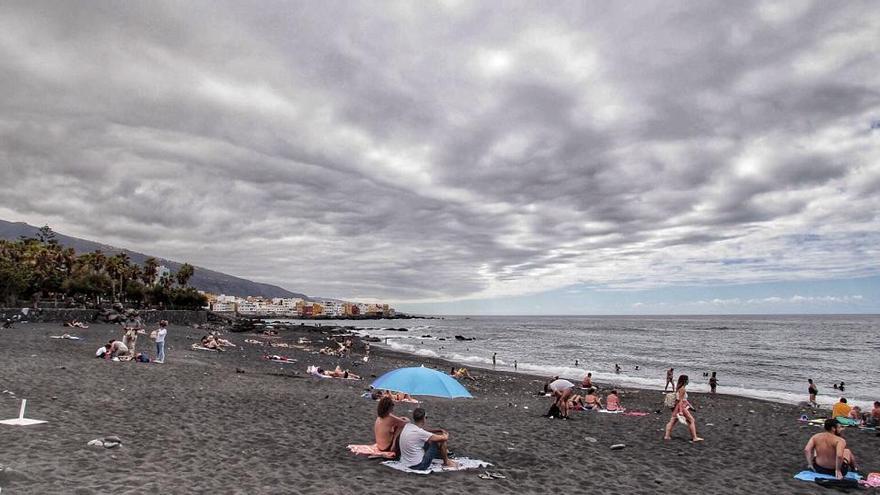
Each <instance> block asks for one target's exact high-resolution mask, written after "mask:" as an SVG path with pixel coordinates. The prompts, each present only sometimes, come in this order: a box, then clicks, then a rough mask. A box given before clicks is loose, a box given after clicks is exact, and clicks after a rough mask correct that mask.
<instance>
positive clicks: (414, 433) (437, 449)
mask: <svg viewBox="0 0 880 495" xmlns="http://www.w3.org/2000/svg"><path fill="white" fill-rule="evenodd" d="M427 419H428V415H427V414H426V413H425V410H424V409H422V408H421V407H417V408H416V409H415V410H414V411H413V421H412V423H406V424H405V425H403V429H402V431H401V432H400V437H399V438H398V444H399V445H400V463H401V464H403V465H404V466H408V467H409V468H410V469H415V470H419V471H423V470H426V469H428V468H429V467H430V466H431V463H432V462H433V460H434V459H437V458H440V459H442V460H443V466H444V467H457V466H458V463H457V462H455V461H453V460H452V459H450V458H449V447H448V443H449V432H447V431H446V430H442V429H428V428H425V423H426V421H427Z"/></svg>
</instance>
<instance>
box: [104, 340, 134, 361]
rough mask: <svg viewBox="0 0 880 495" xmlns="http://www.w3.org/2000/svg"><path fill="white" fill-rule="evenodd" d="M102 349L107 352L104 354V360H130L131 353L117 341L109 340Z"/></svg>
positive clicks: (123, 344)
mask: <svg viewBox="0 0 880 495" xmlns="http://www.w3.org/2000/svg"><path fill="white" fill-rule="evenodd" d="M104 349H106V350H107V351H106V352H105V353H104V358H105V359H113V358H119V360H120V361H127V360H129V359H131V357H132V356H131V352H130V351H129V350H128V346H126V345H125V343H123V342H121V341H119V340H111V341H110V342H107V343H106V344H104Z"/></svg>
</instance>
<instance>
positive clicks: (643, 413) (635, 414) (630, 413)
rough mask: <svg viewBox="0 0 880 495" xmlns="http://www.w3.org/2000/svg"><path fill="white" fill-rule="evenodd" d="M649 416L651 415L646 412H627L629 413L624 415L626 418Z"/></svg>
mask: <svg viewBox="0 0 880 495" xmlns="http://www.w3.org/2000/svg"><path fill="white" fill-rule="evenodd" d="M649 414H650V413H646V412H642V411H627V412H625V413H623V415H624V416H635V417H640V416H647V415H649Z"/></svg>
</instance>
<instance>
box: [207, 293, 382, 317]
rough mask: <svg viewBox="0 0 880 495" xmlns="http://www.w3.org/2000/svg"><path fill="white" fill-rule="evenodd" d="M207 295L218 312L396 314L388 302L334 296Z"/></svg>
mask: <svg viewBox="0 0 880 495" xmlns="http://www.w3.org/2000/svg"><path fill="white" fill-rule="evenodd" d="M203 294H204V295H205V298H206V299H207V300H208V304H207V309H209V310H210V311H215V312H218V313H236V314H240V315H252V316H272V317H287V318H319V317H320V318H345V317H360V316H373V317H379V316H386V317H387V316H394V309H393V308H391V307H389V306H388V305H387V304H376V303H371V304H364V303H356V302H348V301H338V300H333V299H325V300H321V301H307V300H304V299H302V298H298V297H290V298H285V297H274V298H266V297H261V296H247V297H238V296H227V295H225V294H220V295H217V294H211V293H207V292H205V293H203Z"/></svg>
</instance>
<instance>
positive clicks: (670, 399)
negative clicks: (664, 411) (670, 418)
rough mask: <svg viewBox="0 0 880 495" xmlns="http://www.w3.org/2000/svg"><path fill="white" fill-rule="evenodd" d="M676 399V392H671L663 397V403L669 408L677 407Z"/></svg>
mask: <svg viewBox="0 0 880 495" xmlns="http://www.w3.org/2000/svg"><path fill="white" fill-rule="evenodd" d="M676 401H677V399H676V397H675V392H669V393H668V394H666V395H665V396H664V397H663V405H664V406H666V407H667V408H669V409H675V402H676Z"/></svg>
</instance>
